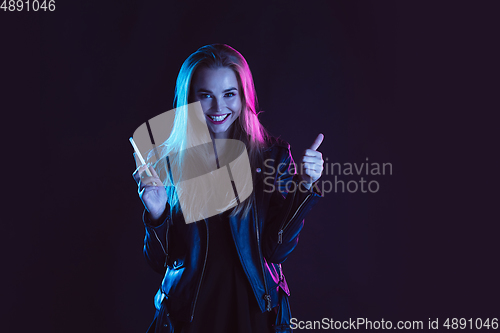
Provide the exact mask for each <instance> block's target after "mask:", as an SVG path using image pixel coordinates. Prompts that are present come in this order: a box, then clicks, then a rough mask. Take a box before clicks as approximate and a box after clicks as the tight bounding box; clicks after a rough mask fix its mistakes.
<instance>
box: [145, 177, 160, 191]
mask: <svg viewBox="0 0 500 333" xmlns="http://www.w3.org/2000/svg"><path fill="white" fill-rule="evenodd" d="M145 186H150V187H156V186H163V183H162V182H161V180H160V178H157V177H145V178H143V179H141V183H140V185H139V187H140V188H144V187H145Z"/></svg>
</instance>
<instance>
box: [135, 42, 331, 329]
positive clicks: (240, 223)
mask: <svg viewBox="0 0 500 333" xmlns="http://www.w3.org/2000/svg"><path fill="white" fill-rule="evenodd" d="M195 102H199V103H200V104H201V108H202V110H203V115H204V117H205V119H204V120H205V121H206V124H207V126H208V131H209V133H210V138H211V139H212V142H213V150H211V152H212V153H208V155H207V160H210V159H213V160H215V161H216V162H217V166H216V167H215V168H221V167H224V166H223V165H222V164H223V163H222V159H221V152H222V151H223V150H224V142H225V141H231V140H229V139H237V140H239V141H241V142H243V143H244V145H245V147H246V151H245V153H247V154H248V164H249V165H250V171H251V182H252V185H253V186H252V192H251V194H250V195H249V196H247V197H246V198H244V199H242V200H241V201H240V200H238V199H236V200H237V202H234V205H233V206H232V208H231V209H227V210H226V211H224V212H222V213H220V214H217V215H213V216H210V217H208V218H202V219H200V220H198V221H196V222H193V223H186V220H185V215H183V212H182V209H180V208H179V206H180V203H179V202H180V201H179V197H180V195H179V193H180V192H182V193H186V191H187V192H190V191H191V193H192V194H194V192H197V191H195V190H194V189H192V188H191V189H189V190H186V188H181V185H180V184H181V182H178V183H176V181H175V180H173V179H172V178H168V177H167V178H165V177H163V178H165V179H164V180H163V181H162V179H161V178H160V177H159V176H158V174H169V172H170V174H171V170H169V169H173V168H175V166H173V164H175V163H177V164H178V165H177V167H178V168H179V169H182V168H183V166H186V165H187V162H186V160H185V159H183V158H182V156H180V155H179V156H180V157H179V158H176V159H175V161H172V160H169V159H168V156H172V154H173V153H178V152H180V151H181V150H182V149H183V148H185V147H186V138H187V136H188V135H189V133H190V132H189V128H188V127H189V126H188V124H187V122H186V119H187V118H188V116H187V115H186V114H185V113H186V112H187V109H186V108H183V106H186V105H188V104H189V103H195ZM174 106H175V107H176V113H175V120H174V123H173V128H172V131H171V134H170V135H169V137H168V139H167V140H166V141H165V142H164V143H163V144H162V145H160V146H159V147H158V148H159V149H158V150H157V155H158V151H159V158H158V159H157V162H155V163H154V164H153V165H142V166H140V167H138V168H137V170H136V171H135V172H134V174H133V176H134V179H135V180H136V182H137V184H138V186H139V196H140V198H141V200H142V202H143V203H144V206H145V211H144V214H143V222H144V226H145V229H146V236H145V239H144V254H145V257H146V260H147V261H148V263H149V264H150V266H151V267H152V268H153V269H154V270H156V271H157V272H159V273H161V274H162V275H163V276H164V278H163V282H162V285H161V287H160V289H159V291H158V293H157V295H156V296H155V306H156V309H157V311H156V314H155V317H154V321H153V323H152V324H151V326H150V328H149V330H148V332H175V333H177V332H183V333H188V332H218V333H221V332H231V333H234V332H259V333H260V332H290V331H291V329H290V318H291V314H290V308H289V305H288V295H289V290H288V286H287V283H286V280H285V277H284V275H283V271H282V268H281V263H282V262H283V261H285V260H286V258H287V257H288V255H289V254H290V253H291V252H292V250H293V249H294V248H295V246H296V245H297V242H298V237H299V232H300V231H301V229H302V226H303V222H304V221H303V220H304V217H305V216H306V214H307V213H308V211H309V210H310V209H311V208H312V207H313V206H314V204H315V203H316V202H317V201H318V199H319V198H320V197H321V196H322V194H321V192H320V190H319V188H318V187H317V186H315V182H316V181H317V180H318V179H319V178H320V176H321V173H322V171H323V159H322V157H321V153H320V152H318V151H317V148H318V147H319V145H320V144H321V141H322V140H323V135H322V134H319V135H318V137H317V138H316V140H315V142H314V143H313V144H312V146H311V147H310V149H307V150H306V151H305V152H304V155H303V158H302V161H301V162H302V165H303V167H301V168H297V169H296V168H295V165H294V163H293V160H292V156H291V153H290V147H289V145H288V144H287V143H286V142H284V141H282V140H280V139H277V138H273V137H271V136H270V135H268V134H267V132H266V131H265V129H264V128H263V126H262V125H261V124H260V122H259V120H258V118H257V115H258V112H257V111H258V110H257V108H258V106H257V96H256V92H255V88H254V84H253V79H252V75H251V72H250V69H249V67H248V64H247V62H246V60H245V59H244V58H243V56H242V55H241V54H240V53H239V52H238V51H236V50H235V49H233V48H231V47H230V46H228V45H223V44H213V45H207V46H204V47H202V48H200V49H199V50H197V51H196V52H195V53H193V54H192V55H191V56H189V57H188V58H187V59H186V61H185V62H184V64H183V65H182V67H181V70H180V72H179V76H178V78H177V84H176V90H175V102H174ZM191 132H192V131H191ZM191 134H192V133H191ZM216 142H217V145H216ZM157 157H158V156H157ZM183 163H186V164H183ZM207 163H208V162H207ZM171 164H172V165H171ZM148 168H149V169H148ZM146 169H148V170H149V172H150V173H151V176H148V175H147V174H146V172H145V171H146ZM299 169H300V170H299ZM297 171H299V172H298V173H297ZM166 179H170V181H169V184H167V180H166ZM162 185H163V186H162ZM233 185H234V183H233ZM236 187H237V186H236ZM188 194H189V193H188Z"/></svg>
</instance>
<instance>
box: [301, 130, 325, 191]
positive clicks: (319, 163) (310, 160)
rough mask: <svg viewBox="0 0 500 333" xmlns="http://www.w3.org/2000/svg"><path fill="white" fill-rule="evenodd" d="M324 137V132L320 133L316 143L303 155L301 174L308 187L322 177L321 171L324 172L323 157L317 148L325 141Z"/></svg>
mask: <svg viewBox="0 0 500 333" xmlns="http://www.w3.org/2000/svg"><path fill="white" fill-rule="evenodd" d="M324 137H325V136H324V135H323V134H321V133H320V134H318V136H317V137H316V140H314V143H313V144H312V145H311V147H310V148H309V149H306V150H305V151H304V156H303V157H302V161H301V162H302V167H301V168H300V173H299V174H300V178H301V179H302V181H303V184H304V186H305V187H306V188H307V189H310V188H311V185H312V184H313V183H314V182H315V181H317V180H318V179H319V178H320V177H321V173H322V172H323V164H324V161H323V157H322V155H321V153H320V152H319V151H317V149H318V147H319V145H320V144H321V142H323V139H324Z"/></svg>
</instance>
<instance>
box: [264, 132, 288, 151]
mask: <svg viewBox="0 0 500 333" xmlns="http://www.w3.org/2000/svg"><path fill="white" fill-rule="evenodd" d="M266 145H267V149H266V150H277V149H286V150H289V149H290V144H289V143H288V142H286V141H285V140H283V139H281V138H280V137H275V136H271V135H270V136H268V137H267V138H266Z"/></svg>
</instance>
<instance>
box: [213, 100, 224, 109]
mask: <svg viewBox="0 0 500 333" xmlns="http://www.w3.org/2000/svg"><path fill="white" fill-rule="evenodd" d="M214 104H215V105H214V107H215V109H216V110H217V111H218V112H220V111H224V109H225V107H226V103H224V100H223V99H219V98H217V99H216V98H214Z"/></svg>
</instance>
